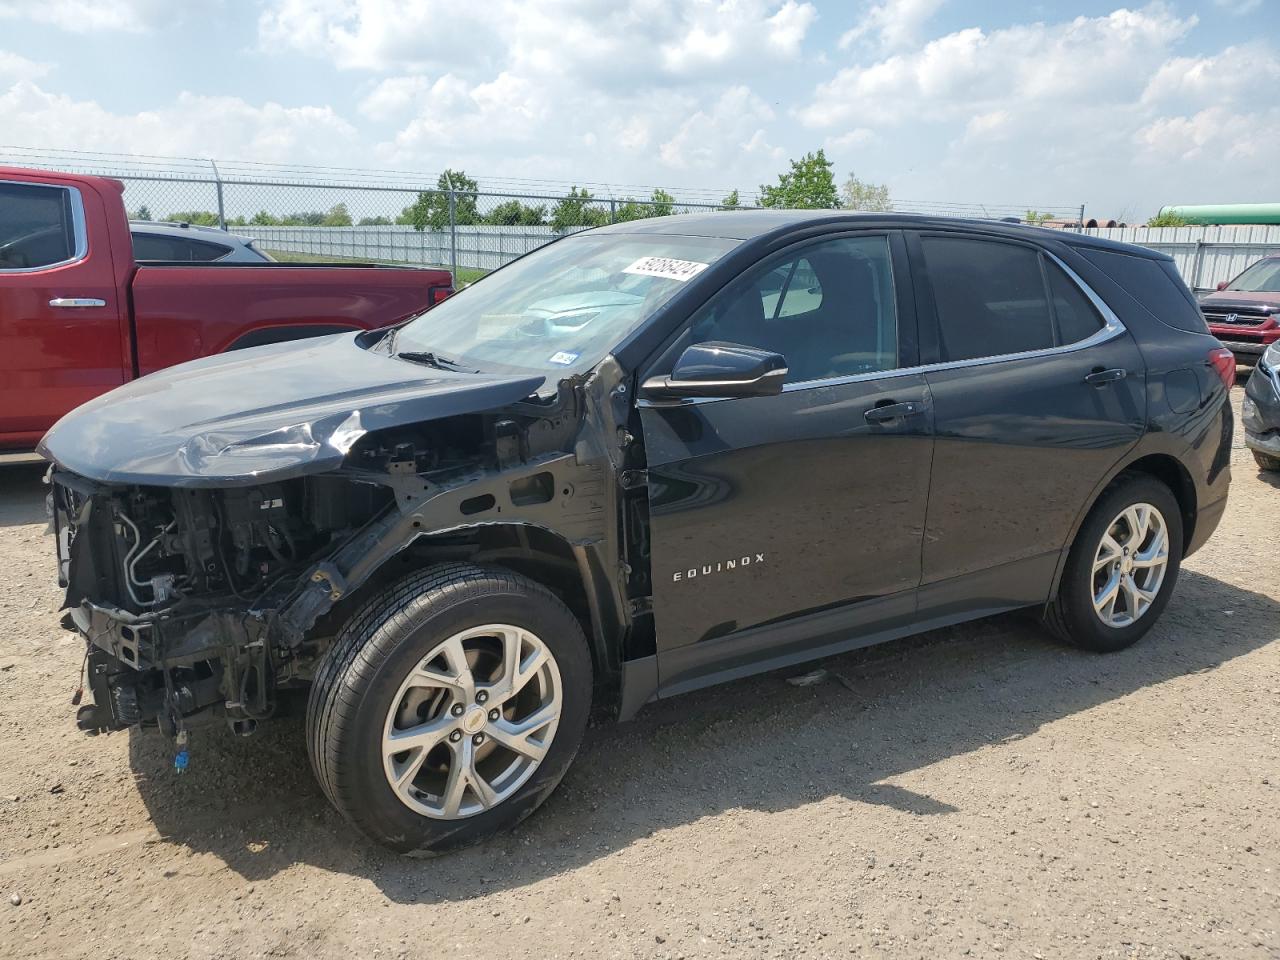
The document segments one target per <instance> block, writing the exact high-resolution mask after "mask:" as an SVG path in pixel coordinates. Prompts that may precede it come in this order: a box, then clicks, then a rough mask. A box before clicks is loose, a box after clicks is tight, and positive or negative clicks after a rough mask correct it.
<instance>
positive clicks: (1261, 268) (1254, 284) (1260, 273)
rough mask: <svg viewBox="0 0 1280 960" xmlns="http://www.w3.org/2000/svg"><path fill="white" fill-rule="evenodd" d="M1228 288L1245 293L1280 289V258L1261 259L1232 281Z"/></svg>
mask: <svg viewBox="0 0 1280 960" xmlns="http://www.w3.org/2000/svg"><path fill="white" fill-rule="evenodd" d="M1227 289H1228V290H1240V291H1242V292H1245V293H1263V292H1271V291H1273V290H1280V259H1276V260H1259V261H1258V262H1257V263H1255V264H1254V265H1253V266H1252V267H1250V268H1249V269H1248V270H1246V271H1245V272H1244V273H1242V274H1240V276H1238V277H1236V278H1235V279H1234V280H1232V281H1231V286H1229V287H1227Z"/></svg>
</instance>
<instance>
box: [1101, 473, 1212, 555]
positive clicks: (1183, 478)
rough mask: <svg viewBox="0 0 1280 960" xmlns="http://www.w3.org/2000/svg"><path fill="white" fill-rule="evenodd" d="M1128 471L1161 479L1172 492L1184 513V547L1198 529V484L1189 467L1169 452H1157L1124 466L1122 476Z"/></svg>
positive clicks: (1184, 547) (1184, 548)
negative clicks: (1188, 469) (1169, 454)
mask: <svg viewBox="0 0 1280 960" xmlns="http://www.w3.org/2000/svg"><path fill="white" fill-rule="evenodd" d="M1128 473H1145V474H1146V475H1147V476H1149V477H1154V478H1155V479H1156V480H1159V481H1160V482H1161V483H1163V484H1164V485H1165V486H1166V487H1168V488H1169V489H1170V490H1171V491H1172V492H1173V495H1174V497H1175V498H1176V499H1177V501H1178V507H1179V508H1180V510H1181V513H1182V548H1183V550H1184V551H1185V550H1186V547H1187V544H1189V543H1190V542H1191V540H1192V535H1193V534H1194V533H1195V529H1196V512H1197V504H1196V485H1195V483H1194V482H1193V481H1192V479H1191V474H1190V473H1188V472H1187V468H1186V467H1184V466H1183V465H1182V464H1180V463H1179V462H1178V461H1177V460H1176V459H1174V458H1173V457H1170V456H1168V455H1167V454H1161V453H1155V454H1151V455H1150V456H1146V457H1142V458H1141V459H1139V460H1135V461H1134V462H1133V463H1131V464H1129V465H1128V466H1126V467H1125V468H1124V471H1123V472H1122V473H1121V474H1120V476H1124V475H1125V474H1128Z"/></svg>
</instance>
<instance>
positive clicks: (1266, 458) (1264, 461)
mask: <svg viewBox="0 0 1280 960" xmlns="http://www.w3.org/2000/svg"><path fill="white" fill-rule="evenodd" d="M1253 459H1254V460H1256V461H1258V469H1259V470H1268V471H1272V470H1280V457H1273V456H1272V455H1271V454H1269V453H1263V452H1262V451H1261V450H1254V451H1253Z"/></svg>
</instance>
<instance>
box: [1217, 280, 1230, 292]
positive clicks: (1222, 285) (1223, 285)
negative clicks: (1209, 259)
mask: <svg viewBox="0 0 1280 960" xmlns="http://www.w3.org/2000/svg"><path fill="white" fill-rule="evenodd" d="M1230 282H1231V281H1230V280H1219V281H1218V287H1217V288H1218V289H1219V290H1225V289H1227V284H1228V283H1230Z"/></svg>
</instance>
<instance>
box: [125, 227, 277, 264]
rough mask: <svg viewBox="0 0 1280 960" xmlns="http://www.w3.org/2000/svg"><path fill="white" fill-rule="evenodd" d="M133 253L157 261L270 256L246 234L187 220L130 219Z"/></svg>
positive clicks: (258, 260) (241, 259)
mask: <svg viewBox="0 0 1280 960" xmlns="http://www.w3.org/2000/svg"><path fill="white" fill-rule="evenodd" d="M129 233H130V234H131V235H132V237H133V257H134V259H135V260H139V261H144V262H145V261H152V262H160V263H212V262H213V261H218V262H219V263H264V262H270V261H271V258H270V257H269V256H267V255H266V254H265V253H263V252H262V251H261V250H259V249H258V248H257V247H255V246H254V245H253V240H252V239H251V238H249V237H240V236H236V235H235V234H234V233H227V231H225V230H219V229H217V228H216V227H199V226H192V225H191V224H189V223H156V222H152V221H138V220H132V221H130V222H129Z"/></svg>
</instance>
